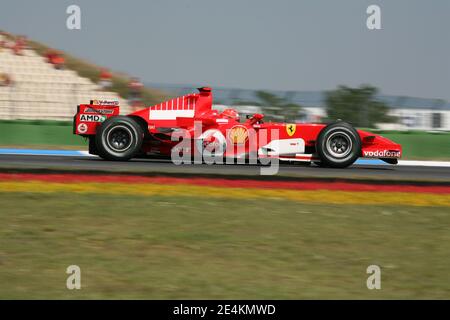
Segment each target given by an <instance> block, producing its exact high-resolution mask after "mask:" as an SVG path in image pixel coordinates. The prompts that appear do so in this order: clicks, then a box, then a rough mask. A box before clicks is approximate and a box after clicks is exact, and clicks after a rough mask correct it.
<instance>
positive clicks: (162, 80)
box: [0, 0, 450, 159]
mask: <svg viewBox="0 0 450 320" xmlns="http://www.w3.org/2000/svg"><path fill="white" fill-rule="evenodd" d="M370 4H371V2H370V1H346V2H344V3H332V2H330V1H315V2H313V1H282V2H281V3H273V2H271V1H259V2H258V4H255V3H254V2H252V1H249V2H246V3H245V4H242V3H241V2H239V1H227V2H226V3H220V2H214V1H213V2H210V1H203V0H196V1H183V2H181V1H159V0H156V1H152V2H151V3H145V4H144V3H135V4H130V5H129V4H126V3H124V2H120V1H115V2H110V1H108V2H106V1H96V2H95V3H93V2H89V1H78V2H77V3H76V5H77V6H78V7H79V9H80V16H79V18H80V27H81V28H80V29H68V27H67V23H68V20H69V19H71V18H70V17H71V16H72V14H73V12H72V11H69V12H67V9H68V7H69V6H70V5H72V3H71V2H69V1H58V2H56V1H44V3H43V5H39V6H37V5H36V4H33V3H31V2H30V1H23V0H20V1H6V2H5V3H4V5H3V10H2V12H1V13H0V17H1V20H0V21H1V25H0V28H1V29H2V34H1V39H0V119H1V120H0V121H2V126H1V129H0V130H1V132H0V145H4V146H6V145H26V144H30V145H40V146H45V145H49V146H53V147H55V146H61V145H62V146H63V147H66V146H67V147H70V146H75V147H79V146H80V145H81V146H84V144H83V143H82V142H81V141H80V140H79V139H76V137H72V136H71V135H70V134H67V133H65V134H64V133H63V132H68V130H64V131H60V133H61V134H58V136H59V137H60V139H58V141H55V140H54V139H52V138H47V139H46V138H44V137H46V136H48V137H51V136H55V135H54V134H50V133H47V132H48V131H46V130H58V128H54V127H52V125H53V124H57V125H58V126H63V125H64V124H66V125H67V126H69V125H70V123H69V121H71V119H72V116H73V114H74V113H75V110H76V106H77V105H78V104H80V103H86V102H88V101H89V100H91V99H94V98H96V99H113V100H119V101H120V105H121V107H122V108H121V110H122V113H124V114H126V113H128V112H131V111H132V110H135V109H137V108H140V107H142V106H145V105H147V106H148V105H153V104H156V103H159V102H161V101H163V100H165V99H167V98H169V97H172V96H177V95H181V94H185V93H187V92H192V91H195V88H196V87H199V86H203V85H209V86H213V88H214V97H215V108H216V109H219V110H220V109H224V108H227V107H233V108H236V109H238V110H239V111H240V112H241V113H244V114H250V113H255V112H262V113H265V114H266V117H267V118H268V119H269V120H280V121H290V122H326V121H331V120H335V119H345V120H346V121H349V122H351V123H353V124H354V125H355V126H358V127H362V128H371V129H378V130H380V131H382V132H384V133H386V135H388V137H389V138H393V139H397V140H398V142H400V143H402V144H404V145H405V153H404V156H405V157H406V158H414V159H419V158H427V157H428V158H431V157H435V158H439V159H443V158H449V157H450V150H449V149H450V147H449V146H448V145H444V144H443V143H444V141H448V139H449V137H448V135H446V134H445V132H448V131H450V103H449V102H448V101H449V98H450V96H449V91H448V83H450V75H449V74H450V66H449V65H450V63H449V57H450V44H449V43H448V41H444V40H443V39H445V38H446V32H447V30H448V22H447V19H446V17H447V16H446V14H447V13H448V9H449V4H448V2H447V1H445V0H443V1H435V2H434V3H433V4H432V5H429V4H427V3H424V2H423V1H398V2H395V3H392V2H389V1H382V0H380V1H378V2H377V5H379V7H380V9H381V29H380V30H369V29H368V28H367V26H366V20H367V18H368V17H369V14H367V13H366V9H367V7H368V6H369V5H370ZM404 7H407V8H408V11H407V12H405V11H404V10H403V8H404ZM36 120H39V122H36ZM49 126H50V127H49ZM11 132H17V133H18V135H15V134H9V133H11ZM27 132H29V133H27ZM39 132H42V134H39ZM406 134H409V135H406ZM15 137H18V138H17V139H16V138H15ZM38 137H39V138H38ZM417 143H421V144H426V145H427V146H429V145H430V144H431V145H435V146H436V148H434V151H433V150H431V151H430V149H429V148H426V149H425V151H424V152H422V153H420V151H417V150H413V149H414V145H416V144H417ZM431 149H432V148H431ZM430 152H432V154H430Z"/></svg>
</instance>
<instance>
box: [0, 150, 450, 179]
mask: <svg viewBox="0 0 450 320" xmlns="http://www.w3.org/2000/svg"><path fill="white" fill-rule="evenodd" d="M261 168H262V166H260V165H249V164H244V165H237V164H229V165H217V164H215V165H207V164H201V165H199V164H196V165H193V164H190V165H187V164H184V165H175V164H173V163H172V162H171V161H170V160H156V159H151V160H150V159H134V160H131V161H128V162H116V161H105V160H102V159H100V158H97V157H83V156H79V157H78V156H42V155H0V171H3V172H5V171H8V172H11V171H24V170H26V171H40V170H43V171H82V172H98V173H105V172H107V173H132V174H145V175H155V174H170V175H173V174H174V175H180V174H189V175H208V176H218V177H224V176H230V177H236V176H237V177H241V176H242V177H243V178H245V177H250V176H255V177H256V176H258V177H262V176H261V175H260V170H261ZM267 177H268V178H269V176H267ZM272 178H275V179H276V178H282V179H295V178H303V179H305V178H309V179H322V178H330V179H362V180H378V181H380V182H382V181H384V182H386V181H416V182H421V181H424V182H426V181H432V182H439V183H441V182H444V183H449V184H450V167H425V166H400V165H399V166H395V165H353V166H351V167H349V168H346V169H332V168H321V167H318V166H315V165H304V164H298V163H294V164H287V163H282V164H280V167H279V171H278V173H277V174H276V175H275V176H272Z"/></svg>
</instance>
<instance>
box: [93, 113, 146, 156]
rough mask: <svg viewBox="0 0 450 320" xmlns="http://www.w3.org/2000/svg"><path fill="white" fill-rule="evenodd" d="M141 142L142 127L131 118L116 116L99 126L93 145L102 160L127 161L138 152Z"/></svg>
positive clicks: (142, 136) (142, 137) (142, 135)
mask: <svg viewBox="0 0 450 320" xmlns="http://www.w3.org/2000/svg"><path fill="white" fill-rule="evenodd" d="M143 140H144V132H143V130H142V127H141V126H140V125H139V124H138V123H137V122H136V121H135V120H134V119H133V118H130V117H126V116H117V117H112V118H108V119H107V120H105V122H103V123H102V124H101V126H100V128H99V129H98V130H97V134H96V136H95V145H96V147H97V151H98V155H99V156H100V157H102V158H103V159H106V160H113V161H127V160H129V159H131V158H133V157H134V156H136V155H137V154H138V153H139V152H140V150H141V147H142V141H143Z"/></svg>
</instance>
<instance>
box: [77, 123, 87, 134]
mask: <svg viewBox="0 0 450 320" xmlns="http://www.w3.org/2000/svg"><path fill="white" fill-rule="evenodd" d="M77 129H78V132H79V133H86V132H87V130H88V126H87V124H86V123H80V124H79V125H78V127H77Z"/></svg>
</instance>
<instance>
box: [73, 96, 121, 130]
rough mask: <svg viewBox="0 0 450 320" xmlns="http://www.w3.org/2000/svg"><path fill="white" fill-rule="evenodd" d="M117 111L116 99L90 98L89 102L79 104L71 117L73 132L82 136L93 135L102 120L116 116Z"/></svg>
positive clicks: (118, 109)
mask: <svg viewBox="0 0 450 320" xmlns="http://www.w3.org/2000/svg"><path fill="white" fill-rule="evenodd" d="M119 112H120V107H119V102H118V101H107V100H91V102H90V103H89V104H80V105H79V106H78V107H77V113H76V114H75V116H74V118H73V133H74V134H77V135H82V136H88V135H94V134H95V133H96V132H97V127H98V126H100V125H101V124H102V122H103V121H105V120H106V119H108V118H110V117H113V116H118V115H119Z"/></svg>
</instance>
